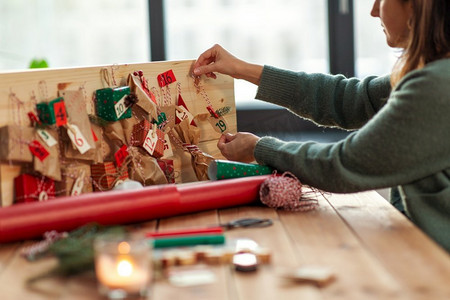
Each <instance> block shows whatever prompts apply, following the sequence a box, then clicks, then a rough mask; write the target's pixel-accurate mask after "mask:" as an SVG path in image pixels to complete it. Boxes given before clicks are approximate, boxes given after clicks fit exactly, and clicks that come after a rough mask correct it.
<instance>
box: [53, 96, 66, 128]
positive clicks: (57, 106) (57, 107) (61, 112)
mask: <svg viewBox="0 0 450 300" xmlns="http://www.w3.org/2000/svg"><path fill="white" fill-rule="evenodd" d="M53 111H54V112H55V119H56V126H58V127H60V126H63V125H66V124H67V113H66V105H65V104H64V101H59V102H56V103H53Z"/></svg>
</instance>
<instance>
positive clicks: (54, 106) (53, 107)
mask: <svg viewBox="0 0 450 300" xmlns="http://www.w3.org/2000/svg"><path fill="white" fill-rule="evenodd" d="M36 109H37V112H38V116H39V120H40V121H41V122H42V123H44V124H47V125H53V124H56V125H57V126H62V125H65V124H66V123H67V113H66V107H65V103H64V98H63V97H58V98H56V99H54V100H52V101H50V102H41V103H38V104H36Z"/></svg>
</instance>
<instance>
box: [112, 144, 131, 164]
mask: <svg viewBox="0 0 450 300" xmlns="http://www.w3.org/2000/svg"><path fill="white" fill-rule="evenodd" d="M127 149H128V147H127V145H123V146H122V147H120V149H119V150H117V152H116V153H114V157H115V158H116V163H117V167H120V166H121V165H122V164H123V162H124V161H125V159H126V158H127V156H128V151H127Z"/></svg>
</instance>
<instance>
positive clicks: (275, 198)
mask: <svg viewBox="0 0 450 300" xmlns="http://www.w3.org/2000/svg"><path fill="white" fill-rule="evenodd" d="M302 195H303V193H302V184H301V182H300V181H299V180H298V179H297V177H295V176H294V174H292V173H290V172H285V173H283V174H282V175H281V176H271V177H269V178H267V179H266V180H265V181H264V182H263V183H262V184H261V187H260V190H259V196H260V199H261V202H262V203H263V204H265V205H267V206H268V207H272V208H283V209H285V210H289V211H307V210H312V209H314V208H315V205H316V204H317V200H308V199H304V200H302Z"/></svg>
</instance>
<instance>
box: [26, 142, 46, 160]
mask: <svg viewBox="0 0 450 300" xmlns="http://www.w3.org/2000/svg"><path fill="white" fill-rule="evenodd" d="M28 147H29V148H30V151H31V153H33V155H34V156H36V157H37V158H38V159H39V160H40V161H44V159H46V158H47V156H49V155H50V153H49V152H48V151H47V149H45V147H44V146H42V145H41V143H39V141H37V140H34V141H32V142H31V143H30V144H29V145H28Z"/></svg>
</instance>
